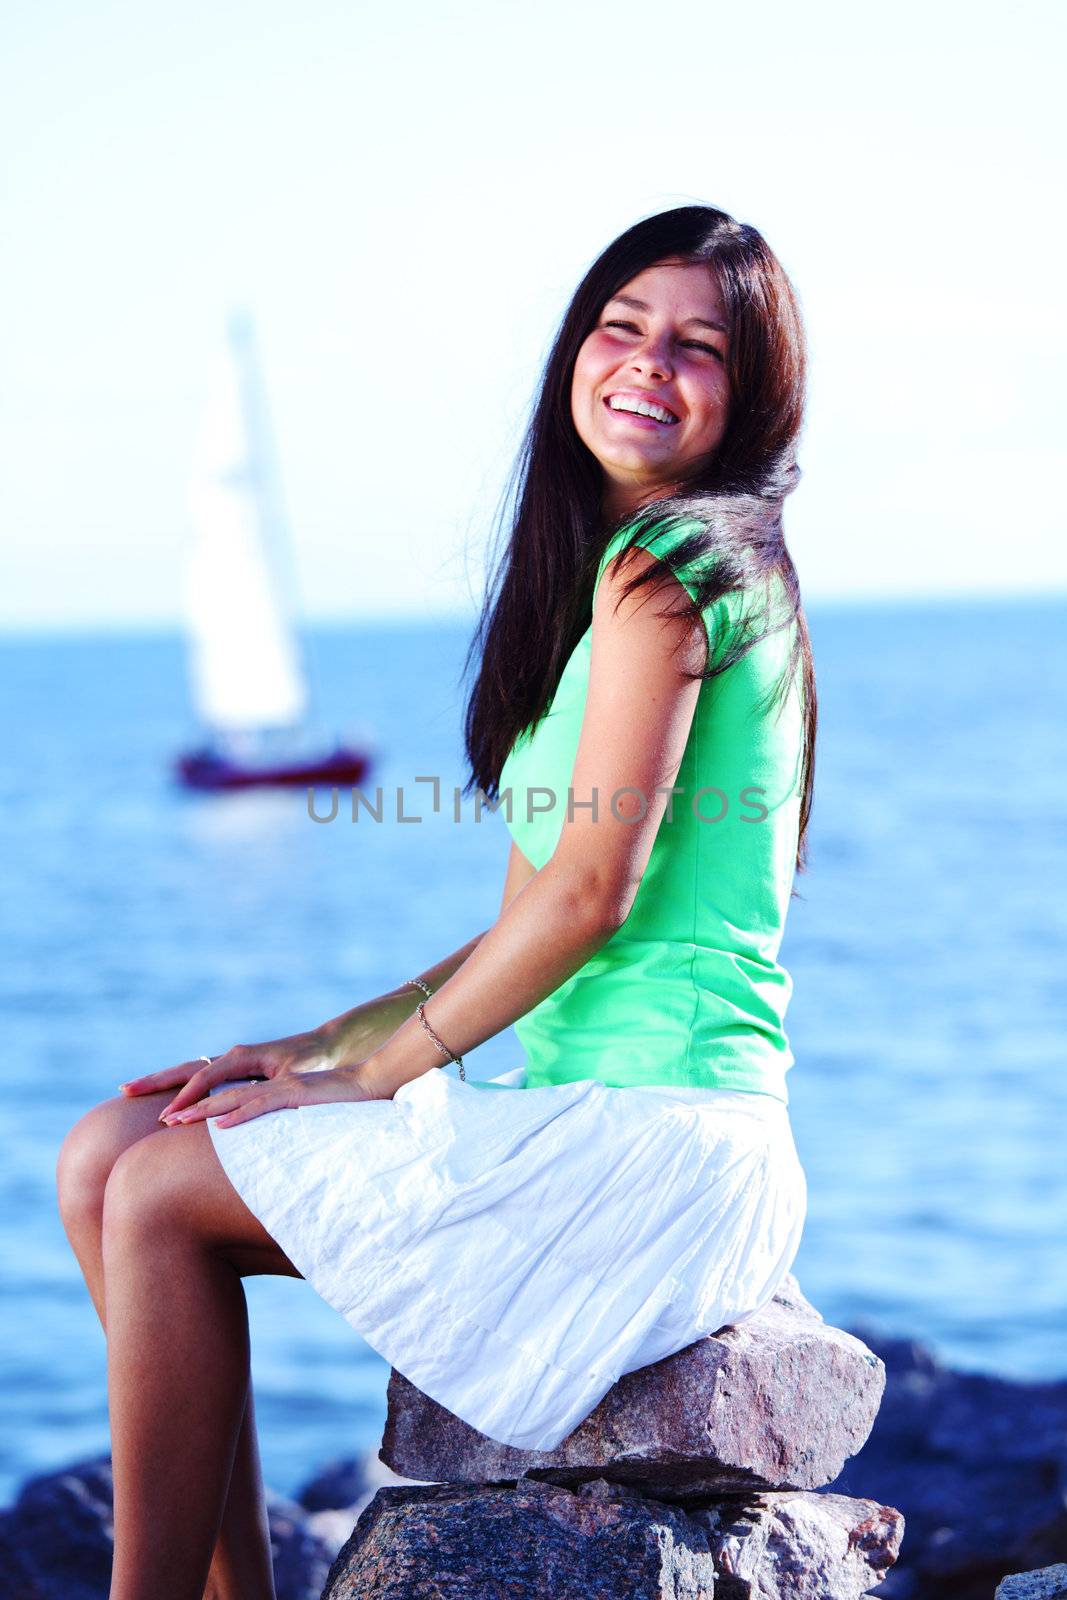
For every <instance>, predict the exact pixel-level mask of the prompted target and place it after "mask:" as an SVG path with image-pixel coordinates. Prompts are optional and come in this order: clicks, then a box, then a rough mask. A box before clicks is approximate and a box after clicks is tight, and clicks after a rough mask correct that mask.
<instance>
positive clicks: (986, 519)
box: [0, 0, 1067, 631]
mask: <svg viewBox="0 0 1067 1600" xmlns="http://www.w3.org/2000/svg"><path fill="white" fill-rule="evenodd" d="M0 17H2V21H0V156H2V162H3V190H2V200H0V259H2V261H3V268H2V277H3V294H2V295H0V412H2V423H3V426H2V428H0V519H2V529H3V578H2V582H0V629H3V630H5V631H21V630H26V629H38V628H87V627H92V628H109V629H110V628H129V627H154V626H169V625H177V624H178V623H179V622H180V620H181V618H180V609H181V602H180V594H181V582H180V577H181V572H182V570H183V561H184V560H185V553H186V550H187V547H188V529H187V523H186V516H187V512H186V498H187V480H188V474H189V467H190V458H191V452H192V449H193V440H194V436H195V433H196V429H197V425H198V419H199V417H200V415H201V411H202V407H203V403H204V399H205V393H206V384H207V381H208V375H209V372H210V369H211V363H212V359H213V357H214V354H215V351H216V349H217V347H218V343H219V340H220V338H221V333H222V328H223V324H224V318H225V315H226V312H227V309H228V307H230V306H232V305H242V306H245V307H247V308H248V310H249V311H250V313H251V314H252V315H253V316H254V318H255V326H256V330H257V335H258V342H259V349H260V357H261V366H262V370H263V373H264V379H265V384H266V394H267V400H268V404H269V407H270V413H271V417H272V422H273V433H274V437H275V440H276V445H277V453H278V461H279V469H280V475H281V480H282V483H283V485H284V493H285V505H286V510H287V515H288V522H289V526H290V530H291V538H292V554H293V562H292V564H293V570H294V573H295V590H294V595H293V603H294V605H295V606H296V608H297V610H298V613H299V614H301V615H303V616H304V617H305V618H307V619H308V620H317V619H321V620H331V621H342V620H346V619H350V618H351V619H354V618H366V617H372V616H374V617H383V618H387V617H401V616H423V617H429V616H442V617H459V616H465V615H468V614H469V615H471V616H473V614H474V613H475V610H476V608H477V605H478V603H479V601H480V598H481V593H482V588H483V584H484V577H485V572H484V562H485V552H486V544H487V538H488V535H489V532H490V528H491V521H492V516H493V511H494V509H495V506H496V504H497V500H498V496H499V493H500V490H501V488H502V486H503V483H504V480H505V477H506V474H507V471H508V468H509V466H510V464H511V460H512V458H513V456H514V453H515V450H516V447H517V445H518V442H519V439H520V436H521V432H522V426H523V422H524V419H525V417H526V415H527V409H528V406H529V403H530V400H531V398H532V396H533V393H534V390H535V387H536V383H537V379H538V375H539V372H540V369H541V366H542V363H543V361H544V357H545V355H546V353H547V350H548V347H549V345H550V343H551V339H552V336H553V334H554V331H555V328H556V326H557V324H558V320H559V318H560V316H561V314H562V311H563V309H564V307H565V305H566V303H567V301H568V300H569V298H570V295H571V293H572V292H573V290H574V288H575V286H576V284H577V282H578V280H579V278H580V277H581V275H582V274H583V272H584V271H585V269H586V268H587V266H588V265H589V264H590V262H591V261H592V260H593V258H594V257H595V256H596V255H597V254H599V252H600V250H601V249H602V248H603V247H604V246H605V245H606V244H607V243H608V242H609V240H610V239H611V238H613V237H614V236H615V235H616V234H617V233H619V232H620V231H621V230H622V229H623V228H625V227H628V226H629V225H630V224H631V223H633V222H634V221H636V220H637V219H638V218H640V217H643V216H647V215H649V214H651V213H652V212H654V211H658V210H661V209H665V208H666V207H668V206H672V205H679V204H686V203H690V202H693V201H700V202H703V203H707V204H712V205H716V206H719V207H722V208H723V209H725V210H727V211H729V212H731V213H732V214H733V215H734V216H735V217H737V218H739V219H740V220H741V221H744V222H748V223H751V224H753V225H754V226H755V227H757V228H758V229H759V230H760V232H761V233H763V235H764V236H765V237H766V239H767V240H768V242H769V243H770V245H771V247H772V248H773V249H774V250H775V252H776V254H777V255H778V256H779V258H780V260H781V261H782V263H783V265H784V266H785V269H786V271H787V272H788V273H789V275H790V277H791V279H792V281H793V283H794V285H795V287H796V289H797V292H798V294H799V297H800V301H801V305H802V307H803V311H804V316H805V320H806V326H807V332H808V338H809V342H810V347H811V359H812V367H811V384H810V395H809V406H808V413H807V422H806V427H805V433H804V437H803V441H802V446H801V455H800V462H801V467H802V470H803V480H802V482H801V484H800V487H799V488H798V489H797V490H796V492H795V493H794V495H793V496H792V497H791V498H790V500H789V502H788V503H787V507H786V533H787V538H788V542H789V546H790V550H791V552H792V555H793V559H794V561H795V562H796V565H797V569H798V572H799V575H800V580H801V587H802V592H803V594H804V598H805V600H808V601H814V600H823V599H831V600H840V601H845V600H866V599H871V598H887V599H893V598H898V597H937V596H948V595H962V596H966V595H983V596H994V595H997V594H1014V593H1040V594H1047V593H1049V592H1063V591H1067V539H1065V537H1064V533H1065V530H1064V514H1063V508H1062V496H1061V495H1060V494H1059V493H1057V492H1054V491H1053V485H1054V484H1056V483H1057V482H1058V479H1057V474H1056V469H1055V462H1056V460H1057V458H1058V455H1059V452H1058V450H1057V447H1058V445H1059V443H1060V437H1061V435H1062V432H1063V425H1064V407H1063V404H1062V400H1061V389H1062V382H1061V373H1062V371H1063V369H1064V358H1065V356H1067V334H1065V322H1067V318H1065V313H1064V295H1063V290H1062V287H1061V286H1060V284H1061V281H1062V261H1063V259H1064V243H1065V241H1064V207H1063V203H1062V186H1063V178H1064V172H1063V160H1062V157H1063V129H1062V122H1061V119H1060V116H1059V114H1058V112H1057V111H1056V109H1055V108H1056V107H1057V105H1058V104H1059V102H1060V100H1061V88H1062V84H1061V82H1060V77H1061V67H1060V62H1061V60H1062V47H1063V42H1064V40H1063V32H1064V24H1063V22H1062V20H1061V18H1062V11H1061V10H1059V9H1058V8H1055V7H1054V6H1053V5H1052V4H1035V3H1032V0H1020V3H1018V4H1015V5H1013V6H1012V7H1004V6H999V5H998V6H996V7H994V6H992V5H989V4H985V3H982V0H977V3H970V4H966V5H964V4H938V3H936V0H923V3H915V0H901V3H898V4H895V5H894V6H892V7H878V8H875V7H870V6H867V7H859V6H856V5H855V4H854V0H850V3H848V4H830V3H825V0H810V3H807V4H804V5H797V4H796V0H788V3H780V0H766V3H763V4H761V5H760V6H758V7H755V6H746V5H741V4H734V5H731V6H725V5H722V4H719V3H716V0H676V3H675V4H673V5H672V6H670V7H663V6H652V5H650V4H647V3H646V4H637V3H635V0H613V3H612V4H610V5H609V4H607V3H605V0H590V3H586V4H583V5H581V6H577V5H575V4H573V0H567V3H563V0H541V3H539V4H538V5H536V6H531V5H529V4H518V3H513V0H492V3H491V4H488V3H487V4H476V3H471V0H455V3H453V4H450V5H449V6H447V7H446V6H442V5H440V4H434V5H430V4H429V3H427V0H417V3H409V4H404V3H393V4H391V5H389V6H381V5H379V6H375V7H371V6H368V5H365V4H362V3H360V0H348V3H346V4H332V3H328V0H301V4H300V5H293V4H292V3H291V0H288V3H286V4H281V3H278V0H256V3H255V4H247V5H242V4H230V3H227V0H183V3H182V4H181V5H180V6H178V5H173V4H172V5H168V6H166V7H164V6H160V5H157V4H152V3H145V0H138V3H137V4H133V3H128V0H123V3H109V0H76V3H75V0H35V3H34V5H32V6H21V7H15V6H14V5H12V4H9V5H7V6H5V7H4V8H3V11H2V13H0ZM1057 196H1059V198H1057Z"/></svg>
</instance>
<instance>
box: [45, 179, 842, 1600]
mask: <svg viewBox="0 0 1067 1600" xmlns="http://www.w3.org/2000/svg"><path fill="white" fill-rule="evenodd" d="M803 384H804V344H803V336H802V331H801V325H800V318H799V312H798V310H797V306H796V301H795V298H794V296H793V293H792V289H791V287H790V285H789V282H788V279H787V278H786V276H785V274H784V272H783V271H782V269H781V267H780V265H779V264H778V262H777V260H776V259H775V257H774V256H773V254H772V253H771V251H770V250H769V248H768V247H767V245H766V243H765V242H764V240H763V239H762V237H761V236H760V235H759V234H758V233H757V232H756V231H755V229H753V228H750V227H747V226H744V225H742V224H740V223H737V222H735V221H734V220H733V219H732V218H730V217H728V216H726V214H725V213H723V212H721V211H716V210H714V209H712V208H710V207H703V206H688V207H681V208H679V209H678V210H675V211H669V212H666V213H663V214H662V215H660V216H656V217H651V218H648V219H647V220H646V221H644V222H640V223H638V224H636V225H635V226H634V227H633V228H631V229H629V230H627V232H626V233H624V234H623V235H621V236H620V238H618V239H616V240H615V241H614V242H613V243H612V244H610V245H609V246H608V247H607V249H606V250H605V251H604V252H603V253H602V254H601V256H600V257H598V259H597V260H596V261H595V262H594V263H593V265H592V266H591V267H590V269H589V271H588V272H587V273H586V275H585V277H584V278H583V280H582V282H581V283H580V284H579V286H578V289H577V291H576V293H575V295H574V298H573V300H572V302H571V305H570V307H569V308H568V310H567V313H566V316H565V317H564V320H563V324H562V327H561V328H560V331H559V334H558V335H557V338H556V341H555V344H554V346H553V349H552V353H551V355H550V357H549V361H548V364H547V366H546V370H545V374H544V381H543V384H542V387H541V392H540V395H539V397H538V400H537V403H536V405H535V408H534V413H533V418H532V421H531V424H530V429H529V432H528V435H527V438H526V440H525V441H524V444H523V447H522V450H521V452H520V455H519V458H518V461H517V464H516V479H515V483H516V487H517V498H516V502H515V505H514V510H513V515H511V517H510V529H509V534H508V542H507V547H506V550H505V552H504V559H503V561H502V563H501V565H500V567H499V569H498V571H497V573H496V574H495V576H494V579H493V581H492V583H491V584H490V587H489V591H488V592H487V596H486V603H485V610H484V612H483V616H482V619H481V623H480V626H479V628H478V630H477V633H476V636H475V638H474V640H472V646H471V649H472V655H474V654H478V653H480V662H479V670H478V675H477V679H476V682H475V684H474V687H473V690H472V693H471V696H470V700H469V703H468V706H467V714H466V735H467V753H468V757H469V762H470V770H471V776H470V781H469V784H468V788H472V787H473V786H474V785H475V784H477V785H478V786H479V787H480V788H481V789H482V791H483V793H484V795H486V796H489V797H494V796H495V797H497V798H501V799H503V794H504V792H505V791H509V792H510V791H511V790H513V791H514V796H512V798H518V797H520V796H524V795H525V796H528V795H529V793H530V792H531V791H532V790H537V789H538V788H540V789H541V790H542V791H543V790H544V788H545V787H547V788H549V789H550V790H552V791H554V792H555V793H556V794H557V795H560V794H566V795H567V797H568V799H567V804H566V806H565V807H563V808H561V809H557V811H556V813H555V814H554V815H551V816H548V815H546V814H545V811H544V809H543V808H541V809H538V810H537V811H535V810H534V808H532V807H529V806H523V805H521V803H520V804H517V805H515V806H514V807H513V808H512V809H511V810H510V812H509V811H508V810H505V815H506V817H507V821H508V825H509V827H510V829H511V835H512V844H511V855H510V858H509V863H508V870H507V879H506V884H505V889H504V895H503V902H502V904H501V909H500V913H499V915H498V917H497V919H496V921H495V922H494V923H493V925H492V926H491V927H490V928H488V929H487V930H485V931H484V932H482V933H479V934H477V935H475V936H474V937H473V938H470V937H467V938H466V940H465V942H462V943H460V944H459V946H458V948H457V949H455V950H453V951H452V953H451V954H449V955H446V956H444V957H442V959H441V960H440V961H439V962H437V963H436V964H435V965H434V966H432V967H430V968H429V969H427V970H426V971H424V972H422V973H419V974H417V975H415V976H413V977H412V978H410V979H406V980H403V981H399V982H398V983H397V984H396V985H395V986H394V987H393V988H392V989H390V990H389V991H387V992H386V993H385V994H382V995H378V996H376V997H374V998H372V999H368V1000H365V1001H363V1002H362V1003H361V1004H359V1005H357V1006H355V1007H354V1008H353V1009H352V1010H350V1011H345V1012H342V1013H341V1014H340V1015H339V1016H336V1017H334V1018H332V1019H331V1020H329V1021H327V1022H324V1023H321V1024H319V1025H318V1026H317V1027H313V1028H311V1029H309V1030H308V1031H307V1032H306V1033H302V1034H296V1035H293V1036H292V1037H290V1038H286V1039H280V1040H273V1041H270V1042H268V1043H266V1044H262V1045H236V1046H233V1047H231V1048H230V1049H229V1050H226V1051H224V1052H222V1054H221V1055H218V1056H215V1057H213V1058H201V1059H200V1061H199V1062H197V1061H186V1062H183V1063H180V1064H179V1065H178V1066H175V1067H172V1068H167V1069H164V1070H162V1071H160V1072H156V1073H150V1074H148V1075H147V1076H146V1077H145V1078H142V1079H138V1080H135V1081H134V1082H132V1083H128V1084H125V1085H123V1086H122V1088H123V1097H122V1098H120V1099H119V1100H112V1101H108V1102H105V1103H103V1104H102V1105H100V1106H98V1107H96V1108H95V1109H94V1110H92V1111H90V1112H88V1113H87V1115H86V1116H85V1117H83V1118H82V1119H81V1121H80V1122H79V1123H78V1124H77V1126H76V1127H75V1128H74V1129H73V1130H72V1131H71V1133H70V1134H69V1135H68V1137H67V1140H66V1141H65V1143H64V1147H63V1150H62V1152H61V1155H60V1170H59V1182H60V1203H61V1210H62V1214H63V1219H64V1223H65V1225H66V1227H67V1231H68V1234H69V1236H70V1238H71V1243H72V1245H73V1247H74V1249H75V1251H76V1253H77V1255H78V1259H79V1262H80V1263H81V1265H82V1268H83V1271H84V1272H85V1276H86V1281H87V1284H88V1285H89V1288H90V1292H91V1293H92V1295H93V1298H94V1301H95V1303H96V1305H97V1308H98V1310H99V1312H100V1315H101V1318H102V1320H103V1319H105V1317H106V1326H107V1335H108V1350H109V1365H108V1376H109V1405H110V1411H111V1422H112V1461H113V1467H114V1483H115V1569H114V1578H113V1583H112V1590H111V1600H147V1597H148V1596H149V1595H151V1596H152V1597H153V1600H199V1597H200V1596H201V1595H202V1594H203V1593H204V1592H205V1590H206V1591H207V1592H209V1593H210V1594H211V1595H212V1596H214V1597H215V1600H235V1597H237V1596H241V1597H245V1596H249V1595H252V1594H255V1595H262V1596H264V1597H267V1596H269V1595H270V1594H272V1593H273V1590H272V1587H271V1575H270V1542H269V1537H268V1529H267V1520H266V1511H265V1505H264V1497H263V1486H262V1481H261V1478H260V1475H259V1464H258V1452H257V1446H256V1437H255V1427H254V1419H253V1408H252V1394H251V1385H250V1379H249V1368H248V1328H247V1315H246V1310H245V1303H244V1298H243V1294H242V1290H241V1283H240V1280H241V1279H242V1278H244V1277H246V1276H250V1275H253V1274H256V1273H264V1272H266V1273H274V1274H279V1275H286V1276H290V1277H294V1276H295V1277H303V1278H305V1279H306V1280H307V1282H308V1283H309V1284H310V1285H311V1287H312V1288H314V1289H315V1290H316V1291H317V1292H318V1293H319V1294H320V1295H321V1296H322V1297H323V1298H324V1299H325V1300H326V1301H327V1302H328V1303H329V1304H330V1305H332V1306H334V1307H335V1308H336V1309H337V1310H338V1311H339V1312H340V1313H341V1315H343V1316H344V1317H345V1318H346V1319H347V1320H348V1322H349V1323H350V1324H351V1326H352V1327H353V1328H354V1329H356V1330H357V1331H358V1332H359V1333H360V1334H361V1335H362V1336H363V1337H364V1338H365V1339H366V1340H367V1341H368V1342H369V1343H370V1344H371V1345H372V1346H373V1347H374V1348H375V1349H376V1350H377V1351H378V1352H379V1353H380V1354H381V1355H382V1356H383V1357H384V1358H385V1359H386V1361H387V1362H388V1363H390V1364H391V1365H392V1366H394V1367H396V1368H397V1369H398V1370H399V1371H400V1372H402V1373H403V1374H405V1375H406V1376H407V1377H408V1378H409V1379H410V1380H411V1382H413V1383H414V1384H416V1385H417V1386H418V1387H419V1388H421V1389H422V1390H423V1391H424V1392H425V1393H426V1394H428V1395H430V1396H431V1397H432V1398H433V1399H435V1400H437V1401H438V1402H439V1403H440V1404H441V1405H443V1406H445V1407H447V1408H448V1409H449V1410H451V1411H453V1412H454V1413H455V1414H456V1415H457V1416H460V1417H462V1418H463V1419H464V1420H465V1421H467V1422H468V1423H470V1424H471V1425H472V1426H473V1427H475V1428H477V1429H479V1430H480V1431H481V1432H483V1433H485V1434H488V1435H489V1436H490V1437H491V1438H494V1439H496V1440H499V1441H500V1442H501V1443H504V1444H509V1445H513V1446H517V1447H519V1448H523V1449H528V1450H538V1451H543V1450H550V1449H553V1448H554V1447H555V1446H557V1445H558V1444H560V1443H561V1442H562V1440H563V1439H564V1438H565V1437H566V1435H567V1434H568V1433H569V1432H570V1431H571V1430H572V1429H573V1428H575V1427H576V1426H577V1425H578V1423H580V1422H581V1421H582V1420H583V1419H584V1418H585V1417H586V1416H588V1414H589V1413H590V1412H591V1411H592V1409H593V1408H594V1407H595V1406H596V1405H597V1404H598V1402H599V1401H600V1400H601V1399H602V1398H603V1397H604V1395H605V1394H606V1393H607V1392H608V1390H609V1389H610V1388H611V1387H612V1385H613V1384H614V1383H615V1382H616V1380H617V1379H618V1378H620V1377H621V1376H622V1375H623V1374H625V1373H628V1372H633V1371H635V1370H636V1369H638V1368H640V1367H642V1366H646V1365H648V1364H649V1363H651V1362H654V1361H658V1360H659V1359H661V1358H662V1357H664V1356H667V1355H670V1354H671V1353H672V1352H675V1351H677V1350H680V1349H681V1348H683V1347H684V1346H685V1345H688V1344H690V1343H692V1342H693V1341H694V1340H697V1339H699V1338H701V1337H702V1336H703V1335H705V1334H709V1333H713V1332H716V1331H717V1330H718V1329H720V1328H721V1327H723V1326H725V1325H727V1324H732V1323H737V1322H741V1321H744V1320H745V1319H747V1318H749V1317H751V1316H753V1315H754V1314H755V1312H756V1311H758V1310H760V1309H761V1308H762V1307H763V1306H765V1305H766V1304H767V1302H768V1301H769V1300H770V1299H772V1298H773V1296H774V1294H775V1293H776V1291H777V1289H778V1288H779V1286H780V1285H781V1282H782V1279H783V1278H784V1276H785V1275H786V1274H787V1273H788V1271H789V1269H790V1267H791V1265H792V1262H793V1259H794V1257H795V1255H796V1251H797V1249H798V1247H799V1243H800V1236H801V1231H802V1228H803V1224H804V1218H805V1213H806V1183H805V1178H804V1173H803V1170H802V1168H801V1166H800V1163H799V1160H798V1157H797V1152H796V1148H795V1146H794V1143H793V1139H792V1132H791V1128H790V1122H789V1115H788V1094H787V1090H786V1073H787V1070H788V1069H789V1067H790V1066H791V1065H792V1054H791V1051H790V1049H789V1044H788V1040H787V1037H786V1033H785V1028H784V1018H785V1011H786V1005H787V1002H788V999H789V994H790V990H791V980H790V978H789V975H788V973H787V972H786V971H785V969H784V968H783V967H782V966H781V965H780V963H779V961H778V951H779V945H780V942H781V938H782V933H783V929H784V924H785V917H786V912H787V909H788V905H789V899H790V894H791V891H792V881H793V875H794V871H795V870H796V869H797V868H798V867H800V866H801V865H802V864H803V863H802V854H803V840H804V832H805V828H806V823H807V816H808V810H809V806H810V796H811V781H812V771H813V766H812V755H813V748H814V734H815V692H814V676H813V670H812V666H811V652H810V647H809V644H808V638H807V630H806V626H805V623H804V617H803V612H802V609H801V606H800V600H799V589H798V586H797V581H796V573H795V571H794V568H793V564H792V561H791V560H790V557H789V554H788V552H787V550H786V546H785V541H784V536H783V533H782V522H781V519H782V505H783V502H784V499H785V497H786V495H787V494H788V493H789V490H790V489H791V488H792V486H793V484H794V482H795V480H796V463H795V446H796V441H797V437H798V434H799V429H800V424H801V417H802V412H803ZM641 591H647V592H641ZM652 596H655V597H656V598H657V600H658V601H659V604H658V605H655V606H654V605H651V604H649V603H648V601H649V600H650V599H651V598H652ZM479 647H480V650H479ZM679 794H682V795H684V797H685V799H684V803H683V804H681V805H680V806H679V807H678V808H677V810H673V809H672V806H673V800H674V798H675V796H676V795H679ZM716 796H719V797H721V798H727V797H731V796H737V797H738V798H739V800H740V801H741V802H742V803H741V804H740V805H738V806H736V807H735V806H733V805H731V804H730V803H729V800H728V798H727V805H726V808H725V809H722V808H720V807H719V806H718V805H717V804H716V800H715V797H716ZM708 797H711V804H710V805H708V804H701V802H702V801H705V802H706V801H707V800H708ZM513 1023H514V1024H515V1025H516V1032H517V1034H518V1036H519V1039H520V1042H521V1043H522V1045H523V1047H524V1050H525V1052H526V1059H525V1061H524V1062H523V1063H521V1064H520V1065H517V1066H516V1067H515V1069H514V1070H513V1071H511V1072H507V1073H504V1074H502V1075H501V1076H500V1077H498V1078H496V1079H493V1080H491V1081H490V1082H488V1083H485V1082H482V1083H479V1082H478V1081H477V1080H476V1079H475V1078H474V1077H473V1076H466V1077H464V1076H463V1058H464V1056H465V1055H466V1054H467V1053H468V1052H469V1051H472V1050H474V1049H475V1048H476V1047H477V1046H478V1045H479V1044H481V1043H482V1042H484V1041H485V1040H487V1039H490V1038H492V1037H494V1036H495V1035H496V1034H498V1033H500V1032H501V1031H502V1030H504V1029H506V1028H508V1027H509V1026H511V1025H512V1024H513ZM434 1067H442V1068H443V1070H441V1071H437V1072H435V1071H432V1070H431V1069H432V1068H434ZM487 1090H489V1091H491V1092H486V1091H487ZM161 1124H162V1126H161ZM205 1124H206V1126H205ZM160 1351H165V1352H166V1360H165V1361H160V1360H159V1352H160ZM176 1395H177V1396H178V1397H179V1399H178V1402H176V1399H175V1396H176Z"/></svg>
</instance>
